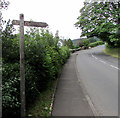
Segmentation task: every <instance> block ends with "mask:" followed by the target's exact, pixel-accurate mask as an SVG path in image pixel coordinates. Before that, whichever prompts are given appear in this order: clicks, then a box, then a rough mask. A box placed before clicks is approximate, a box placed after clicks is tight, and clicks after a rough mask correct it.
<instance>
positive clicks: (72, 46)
mask: <svg viewBox="0 0 120 118" xmlns="http://www.w3.org/2000/svg"><path fill="white" fill-rule="evenodd" d="M64 45H65V46H68V47H69V48H70V49H72V48H74V45H73V42H72V40H71V39H68V40H66V39H65V40H64Z"/></svg>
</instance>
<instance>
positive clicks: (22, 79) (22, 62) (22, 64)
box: [20, 14, 25, 118]
mask: <svg viewBox="0 0 120 118" xmlns="http://www.w3.org/2000/svg"><path fill="white" fill-rule="evenodd" d="M20 93H21V94H20V95H21V118H25V60H24V15H23V14H20Z"/></svg>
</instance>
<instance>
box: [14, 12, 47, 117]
mask: <svg viewBox="0 0 120 118" xmlns="http://www.w3.org/2000/svg"><path fill="white" fill-rule="evenodd" d="M12 24H13V25H20V97H21V118H25V115H26V114H25V112H26V107H25V106H26V103H25V59H24V26H31V27H47V26H48V24H47V23H45V22H33V21H24V14H20V20H13V21H12Z"/></svg>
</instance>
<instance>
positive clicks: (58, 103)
mask: <svg viewBox="0 0 120 118" xmlns="http://www.w3.org/2000/svg"><path fill="white" fill-rule="evenodd" d="M75 60H76V54H75V53H74V54H72V55H71V57H70V58H69V59H68V62H67V63H66V64H65V66H64V68H63V70H62V73H61V76H60V78H59V80H58V85H57V90H56V95H55V101H54V106H53V111H52V116H93V112H92V110H91V108H90V106H89V104H88V102H87V100H86V98H85V95H84V93H83V91H82V88H81V87H80V84H79V82H78V78H77V74H76V68H75Z"/></svg>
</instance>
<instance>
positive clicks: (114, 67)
mask: <svg viewBox="0 0 120 118" xmlns="http://www.w3.org/2000/svg"><path fill="white" fill-rule="evenodd" d="M110 66H111V67H113V68H115V69H118V70H120V69H119V68H118V67H116V66H113V65H110Z"/></svg>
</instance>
